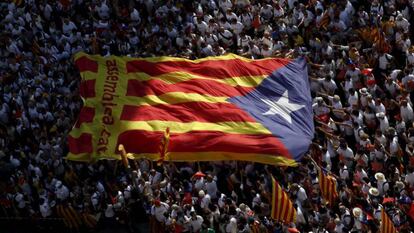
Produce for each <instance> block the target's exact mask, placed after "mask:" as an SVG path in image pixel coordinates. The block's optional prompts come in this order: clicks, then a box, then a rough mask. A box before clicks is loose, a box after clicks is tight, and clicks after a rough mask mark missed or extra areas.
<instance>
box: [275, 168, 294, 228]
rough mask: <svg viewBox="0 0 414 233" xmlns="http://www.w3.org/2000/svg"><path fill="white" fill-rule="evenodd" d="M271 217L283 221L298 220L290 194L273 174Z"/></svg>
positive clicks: (291, 221) (292, 221)
mask: <svg viewBox="0 0 414 233" xmlns="http://www.w3.org/2000/svg"><path fill="white" fill-rule="evenodd" d="M270 217H271V218H273V219H274V220H276V221H279V222H283V223H286V224H288V223H295V222H296V209H295V207H294V206H293V203H292V201H291V200H290V198H289V195H288V194H287V193H286V192H285V191H283V189H282V187H280V185H279V183H278V182H277V181H276V180H275V178H274V177H273V176H272V209H271V214H270Z"/></svg>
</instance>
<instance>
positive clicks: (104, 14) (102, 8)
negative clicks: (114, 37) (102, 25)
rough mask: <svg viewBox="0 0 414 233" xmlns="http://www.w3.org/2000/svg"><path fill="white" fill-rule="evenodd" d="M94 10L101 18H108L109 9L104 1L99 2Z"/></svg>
mask: <svg viewBox="0 0 414 233" xmlns="http://www.w3.org/2000/svg"><path fill="white" fill-rule="evenodd" d="M96 11H97V12H98V15H99V17H100V18H101V19H108V18H109V12H110V9H109V7H108V5H106V4H105V2H101V4H100V5H99V6H98V7H96Z"/></svg>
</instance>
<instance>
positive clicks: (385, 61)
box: [378, 52, 393, 71]
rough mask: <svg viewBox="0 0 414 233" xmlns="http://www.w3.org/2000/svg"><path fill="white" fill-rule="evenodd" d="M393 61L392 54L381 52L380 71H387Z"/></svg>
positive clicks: (379, 58)
mask: <svg viewBox="0 0 414 233" xmlns="http://www.w3.org/2000/svg"><path fill="white" fill-rule="evenodd" d="M392 59H393V56H391V55H390V54H388V53H383V52H381V53H380V54H379V57H378V67H379V68H380V70H382V71H386V70H387V69H388V66H389V65H390V64H391V61H392Z"/></svg>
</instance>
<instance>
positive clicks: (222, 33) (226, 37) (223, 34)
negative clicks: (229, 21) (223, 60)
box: [217, 27, 233, 46]
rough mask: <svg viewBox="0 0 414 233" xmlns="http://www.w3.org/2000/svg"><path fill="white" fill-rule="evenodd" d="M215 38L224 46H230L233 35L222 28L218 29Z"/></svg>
mask: <svg viewBox="0 0 414 233" xmlns="http://www.w3.org/2000/svg"><path fill="white" fill-rule="evenodd" d="M217 38H218V39H219V40H221V41H223V43H224V44H225V45H226V46H231V45H232V44H233V33H231V32H230V31H229V30H226V29H224V27H220V28H219V30H218V33H217Z"/></svg>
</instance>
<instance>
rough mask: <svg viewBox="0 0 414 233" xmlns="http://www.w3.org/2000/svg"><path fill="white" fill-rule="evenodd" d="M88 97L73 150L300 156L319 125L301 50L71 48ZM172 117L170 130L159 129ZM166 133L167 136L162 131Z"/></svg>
mask: <svg viewBox="0 0 414 233" xmlns="http://www.w3.org/2000/svg"><path fill="white" fill-rule="evenodd" d="M74 61H75V65H76V66H77V67H78V69H79V71H80V74H81V77H82V80H81V84H80V95H81V97H82V99H83V101H84V105H83V107H82V109H81V111H80V113H79V117H78V121H77V122H76V124H75V126H74V127H73V129H72V131H71V132H70V135H69V136H68V144H69V154H68V156H67V158H68V159H70V160H76V161H90V160H99V159H120V156H119V154H118V153H119V152H118V150H117V147H118V145H120V144H122V145H124V146H125V148H126V149H127V152H128V156H129V158H130V159H133V158H146V159H150V160H153V161H158V160H160V159H165V160H168V161H220V160H244V161H254V162H260V163H267V164H274V165H283V166H296V165H297V162H298V161H299V160H300V159H301V158H302V157H303V155H304V154H305V153H306V152H307V150H308V147H309V145H310V143H311V141H312V138H313V134H314V126H313V121H310V120H309V119H313V115H312V114H313V113H312V98H311V96H310V91H309V90H310V88H309V79H308V75H307V65H306V60H305V59H304V58H298V59H295V60H290V59H281V58H266V59H260V60H251V59H247V58H244V57H240V56H237V55H234V54H228V55H225V56H219V57H208V58H203V59H199V60H188V59H183V58H173V57H155V58H131V57H116V56H109V57H101V56H98V55H87V54H85V53H78V54H76V55H75V57H74ZM167 127H169V136H168V138H169V140H170V141H171V142H174V143H170V144H169V145H168V144H167V143H164V145H168V153H166V151H167V146H163V145H161V147H164V148H163V149H161V152H162V153H160V138H163V137H164V133H165V131H166V129H167ZM164 141H166V140H164Z"/></svg>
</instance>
